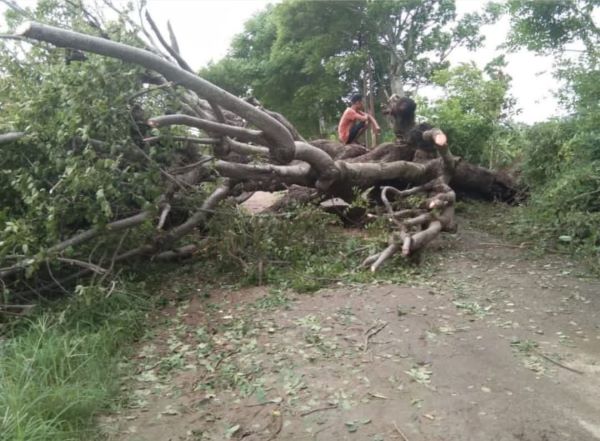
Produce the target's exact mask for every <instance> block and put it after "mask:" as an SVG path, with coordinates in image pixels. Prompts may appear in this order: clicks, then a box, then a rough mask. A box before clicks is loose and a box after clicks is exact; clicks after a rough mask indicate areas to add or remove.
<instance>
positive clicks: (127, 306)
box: [0, 286, 150, 441]
mask: <svg viewBox="0 0 600 441" xmlns="http://www.w3.org/2000/svg"><path fill="white" fill-rule="evenodd" d="M137 290H139V288H136V287H134V286H130V287H129V288H128V289H120V290H114V291H113V292H112V293H110V295H109V296H107V292H106V291H104V290H102V289H99V288H97V287H91V288H86V289H83V290H80V291H79V294H78V297H77V298H76V299H71V300H70V301H69V303H68V304H67V306H66V307H65V305H62V307H61V308H57V309H56V311H55V312H45V313H43V314H42V315H40V316H38V317H36V318H34V319H32V320H31V321H30V322H29V323H26V324H20V325H19V327H18V328H17V329H15V330H13V332H12V335H10V336H8V337H5V338H4V340H2V341H1V342H0V439H1V440H2V441H50V440H52V441H63V440H81V439H85V440H92V439H94V438H95V437H96V435H95V431H94V430H93V419H94V416H95V415H96V414H97V413H98V412H99V411H101V410H104V409H106V408H107V406H108V405H109V404H110V403H111V402H112V401H113V400H114V398H115V397H116V396H117V394H118V389H119V376H118V375H117V367H118V363H119V361H120V360H121V357H122V355H123V351H124V348H127V347H128V346H129V345H127V344H126V343H130V342H131V341H132V340H133V339H134V338H135V337H136V336H138V335H139V334H140V332H141V329H142V327H141V324H142V322H143V319H144V317H145V315H146V311H147V310H148V308H149V306H150V301H149V300H147V299H145V298H143V297H142V296H141V295H140V294H139V293H137V292H136V291H137Z"/></svg>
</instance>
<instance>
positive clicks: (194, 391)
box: [103, 222, 600, 441]
mask: <svg viewBox="0 0 600 441" xmlns="http://www.w3.org/2000/svg"><path fill="white" fill-rule="evenodd" d="M461 225H462V227H463V229H462V231H461V232H459V233H458V235H457V236H455V237H450V238H446V239H444V240H443V241H442V242H441V243H440V244H439V245H438V246H439V248H440V249H439V250H438V251H439V252H438V253H436V257H430V258H429V259H430V260H434V262H433V263H432V266H433V271H432V272H431V274H432V275H430V276H427V277H423V278H422V279H421V280H418V281H415V283H414V285H413V286H398V285H385V284H384V285H368V286H364V285H362V286H339V287H336V288H335V289H327V290H322V291H320V292H318V293H316V294H314V295H293V294H291V295H289V294H288V297H291V298H290V299H288V301H287V302H285V303H284V302H283V298H282V296H281V294H279V293H269V292H268V290H267V289H264V288H255V289H249V290H242V291H235V292H230V291H227V290H222V291H219V292H214V293H212V295H211V297H210V298H208V299H205V298H201V297H200V296H198V297H194V298H192V299H191V300H190V301H187V302H184V303H180V304H177V305H174V306H172V307H170V308H166V309H165V310H164V311H163V312H162V316H161V318H160V319H161V320H159V321H162V322H163V324H160V325H157V328H156V330H155V335H154V337H152V338H148V339H147V341H145V342H144V344H143V345H142V347H140V350H139V353H138V356H137V358H136V360H134V361H133V362H134V363H135V364H136V366H137V372H138V373H137V375H136V376H135V377H134V378H132V379H128V380H126V382H125V384H126V386H125V387H126V390H127V392H126V394H128V396H129V400H128V406H129V408H128V409H125V410H122V411H121V412H120V413H118V414H115V415H111V416H108V417H106V418H104V419H103V426H104V427H105V429H106V432H107V433H108V434H109V438H110V439H112V440H131V441H159V440H160V441H167V440H173V441H176V440H177V441H179V440H186V441H192V440H215V441H217V440H219V441H220V440H226V439H232V440H241V439H243V440H248V441H250V440H252V441H258V440H261V441H271V440H298V441H300V440H321V441H325V440H336V441H337V440H361V441H362V440H372V441H376V440H379V441H381V440H402V441H471V440H473V441H513V440H518V441H564V440H577V441H587V440H600V317H599V312H600V282H599V281H598V280H596V279H591V278H582V277H579V276H578V271H579V270H578V268H577V267H576V266H575V265H573V264H571V263H569V262H568V261H567V260H564V259H562V258H559V257H556V256H546V257H544V258H532V257H531V256H530V255H528V254H527V253H526V252H524V251H523V250H521V249H518V248H515V247H513V246H510V245H507V244H502V243H501V240H500V239H498V238H496V237H493V236H490V235H488V234H485V233H482V232H478V231H476V230H475V229H473V228H471V227H469V225H468V222H466V225H465V222H463V223H462V224H461ZM191 284H192V286H191V289H193V282H191ZM158 319H159V318H157V320H158Z"/></svg>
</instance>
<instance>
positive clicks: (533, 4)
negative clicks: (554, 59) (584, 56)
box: [504, 0, 600, 55]
mask: <svg viewBox="0 0 600 441" xmlns="http://www.w3.org/2000/svg"><path fill="white" fill-rule="evenodd" d="M504 8H505V10H506V11H507V12H508V13H509V14H510V19H511V31H512V32H511V33H510V37H509V41H508V43H509V45H510V46H512V47H513V48H514V47H526V48H527V49H529V50H533V51H537V52H549V51H560V50H563V49H564V48H565V46H567V45H569V44H572V43H574V42H580V43H583V45H584V46H585V48H586V50H587V51H588V52H589V53H590V54H591V53H595V54H596V55H597V53H598V47H600V31H599V30H598V26H597V24H595V23H594V16H596V17H597V14H598V12H599V11H600V2H599V1H598V0H549V1H531V0H508V1H507V2H506V3H505V5H504Z"/></svg>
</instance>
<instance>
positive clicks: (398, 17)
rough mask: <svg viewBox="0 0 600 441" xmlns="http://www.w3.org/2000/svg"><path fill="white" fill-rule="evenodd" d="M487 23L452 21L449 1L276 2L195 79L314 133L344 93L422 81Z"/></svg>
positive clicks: (403, 88)
mask: <svg viewBox="0 0 600 441" xmlns="http://www.w3.org/2000/svg"><path fill="white" fill-rule="evenodd" d="M494 17H495V15H494V14H486V15H477V14H469V15H467V16H465V17H463V18H462V19H461V20H458V21H457V20H456V8H455V3H454V0H426V1H420V0H419V1H417V0H405V1H394V0H384V1H367V0H353V1H344V2H340V1H321V2H306V1H293V0H292V1H285V2H283V3H280V4H278V5H276V6H271V7H269V8H267V9H266V10H265V11H263V12H261V13H259V14H257V15H256V16H255V17H253V18H252V19H251V20H249V21H248V22H247V23H246V25H245V30H244V32H243V33H242V34H240V35H239V36H237V37H236V38H235V40H234V42H233V44H232V47H231V50H230V53H229V55H228V56H227V57H226V58H224V59H223V60H221V61H219V62H217V63H213V64H211V65H209V66H208V67H207V68H205V69H203V70H202V72H201V74H202V75H203V76H205V77H206V78H207V79H209V80H210V81H213V82H215V83H216V84H218V85H220V86H222V87H224V88H226V89H228V90H230V91H232V92H233V93H241V94H244V93H246V94H254V95H256V96H257V97H258V98H259V99H260V100H261V101H262V102H263V103H264V104H265V105H267V106H268V107H270V108H272V109H275V110H277V111H280V112H282V113H284V114H286V115H287V116H288V117H289V118H290V119H291V120H292V121H293V122H294V123H295V124H296V125H297V126H298V127H299V128H300V129H301V130H302V131H303V132H304V133H307V134H316V133H318V132H319V128H320V124H319V122H321V125H322V123H323V122H324V123H325V125H326V126H331V125H333V124H335V121H336V120H337V117H338V116H339V113H340V111H341V109H342V108H343V102H342V98H343V97H344V96H347V95H348V94H350V93H352V92H358V91H364V89H365V88H366V89H368V91H369V92H370V93H372V94H373V95H375V96H378V97H380V98H385V96H386V95H388V94H389V93H397V94H401V95H402V94H404V93H406V92H407V91H410V90H415V89H416V88H418V87H419V86H420V85H422V84H424V83H427V82H429V81H430V80H431V76H432V75H433V73H434V72H435V71H436V70H439V69H441V68H445V67H447V66H448V64H447V58H448V55H449V54H450V53H451V52H452V51H453V50H454V49H455V48H456V47H459V46H466V47H469V48H470V49H474V48H476V47H478V46H479V45H480V44H481V42H482V40H483V37H482V36H481V34H480V33H479V27H480V26H481V24H483V23H486V22H489V21H490V20H492V19H493V18H494ZM365 78H368V81H367V80H365ZM367 83H368V84H367Z"/></svg>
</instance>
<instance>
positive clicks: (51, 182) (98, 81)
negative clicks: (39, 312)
mask: <svg viewBox="0 0 600 441" xmlns="http://www.w3.org/2000/svg"><path fill="white" fill-rule="evenodd" d="M73 5H75V6H73ZM30 12H31V14H32V15H33V16H34V17H35V18H36V19H38V20H40V21H43V22H49V23H53V24H57V25H59V26H62V27H70V28H73V29H75V30H79V31H83V32H88V33H91V34H97V33H98V30H97V29H96V28H94V27H91V26H90V25H88V24H87V23H85V21H84V20H83V19H82V14H81V10H80V9H79V8H78V7H77V2H59V1H54V0H44V1H40V2H39V3H38V4H37V7H36V9H35V10H32V11H30ZM22 19H23V17H21V16H18V15H16V14H15V13H13V12H12V11H9V12H8V13H7V23H8V24H9V26H16V25H18V24H19V22H20V21H21V20H22ZM107 32H109V33H110V38H111V39H114V40H116V41H122V42H126V43H128V44H133V45H137V44H139V40H138V39H137V37H136V35H135V34H134V33H133V31H129V30H128V28H127V27H126V26H124V25H123V24H122V23H120V24H119V23H109V24H108V25H107ZM0 49H1V50H0V133H4V132H8V131H22V132H25V133H26V136H25V137H24V138H22V139H20V140H18V141H15V142H12V143H8V144H3V145H2V156H1V157H0V187H1V188H2V192H1V193H0V207H1V208H0V261H2V265H1V266H2V267H4V266H9V265H10V264H12V263H14V262H15V261H16V260H19V259H22V258H24V257H26V258H30V257H31V258H32V259H33V261H34V262H35V261H36V260H40V261H41V260H42V258H43V257H44V256H45V255H46V253H47V249H48V248H49V247H50V246H51V245H53V244H54V243H56V242H57V241H59V240H61V239H64V238H68V237H71V236H73V235H74V234H75V233H76V232H78V231H81V230H86V229H90V228H94V227H98V228H102V227H103V226H104V225H106V224H107V223H108V222H110V221H113V220H115V219H119V218H123V217H127V216H129V215H131V214H134V213H136V212H138V211H140V210H142V209H153V207H154V206H155V204H156V201H157V199H158V196H159V195H160V194H161V193H162V192H163V191H164V178H163V177H162V176H161V172H160V169H161V167H163V166H164V165H165V164H167V163H170V162H171V159H172V158H173V156H174V155H177V154H179V153H180V152H179V151H178V150H177V148H175V147H174V146H173V145H172V143H169V142H165V143H162V144H160V145H156V146H153V147H151V148H147V152H146V154H147V155H148V156H149V158H150V159H149V160H147V159H144V158H143V157H141V156H140V153H139V146H137V145H136V144H135V143H136V141H137V142H138V143H140V138H141V137H143V136H148V135H149V134H151V132H150V130H149V129H148V127H147V126H144V124H143V122H144V120H145V119H146V118H147V117H149V116H151V115H152V114H154V112H156V114H163V113H165V109H172V108H173V106H174V103H175V101H176V100H175V99H174V97H173V96H171V95H169V94H167V93H166V92H162V91H160V92H151V93H148V94H146V95H143V96H139V97H138V98H136V99H135V101H132V99H131V98H132V96H133V95H135V94H137V93H138V92H139V91H140V90H143V88H144V87H145V86H144V85H143V82H142V76H143V74H144V71H143V70H142V69H141V68H139V67H137V66H134V65H129V64H125V63H123V62H121V61H117V60H114V59H110V58H106V57H100V56H95V55H90V54H87V55H86V59H85V61H71V62H68V63H67V62H66V60H65V57H66V55H67V53H68V51H66V50H65V49H62V48H53V47H48V46H41V45H39V46H32V47H30V46H29V45H26V44H23V43H20V42H12V41H6V40H0ZM139 103H143V108H144V110H143V111H141V110H140V108H139V106H137V104H139ZM144 112H146V113H147V114H144ZM134 121H137V122H138V123H141V124H139V125H137V124H134ZM142 132H144V133H142ZM167 132H168V131H166V132H165V131H164V130H163V131H161V133H167ZM144 147H145V146H144ZM146 233H147V231H145V230H144V227H141V228H139V229H138V230H137V231H135V232H133V233H132V234H130V235H129V237H128V241H130V240H131V241H134V240H136V239H137V240H140V239H141V238H142V236H143V235H144V234H146ZM118 241H119V238H118V237H117V238H115V240H108V241H106V242H105V243H104V244H102V247H101V248H100V249H98V248H96V251H98V252H99V254H100V255H101V254H102V253H106V255H112V249H114V248H115V246H116V244H117V243H118ZM94 245H96V244H93V245H92V246H94ZM125 245H127V242H126V243H125ZM82 251H83V252H88V254H86V255H85V256H86V260H87V256H88V255H89V251H90V250H89V249H85V248H84V249H83V250H82ZM74 253H75V251H74V250H66V252H65V256H64V257H77V255H76V254H74ZM8 256H12V257H11V258H10V259H11V260H10V261H9V262H10V263H9V265H5V263H6V262H5V261H4V259H5V258H8ZM29 268H30V269H31V272H33V270H35V268H36V266H35V265H32V266H30V267H29ZM53 270H54V271H56V273H57V274H59V271H57V269H56V268H53ZM5 295H6V293H5Z"/></svg>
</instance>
